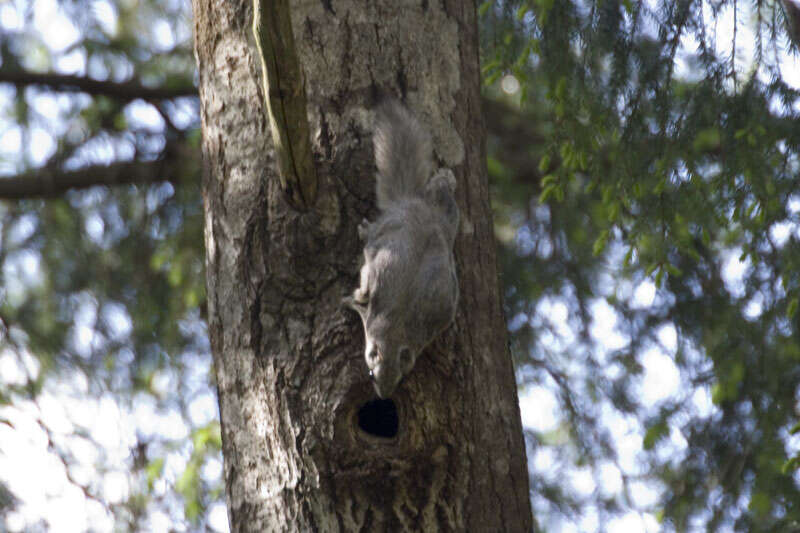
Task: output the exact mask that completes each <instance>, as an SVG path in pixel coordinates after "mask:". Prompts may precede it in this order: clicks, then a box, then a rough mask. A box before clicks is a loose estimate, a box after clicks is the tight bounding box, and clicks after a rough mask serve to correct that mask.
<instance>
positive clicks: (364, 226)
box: [358, 218, 369, 241]
mask: <svg viewBox="0 0 800 533" xmlns="http://www.w3.org/2000/svg"><path fill="white" fill-rule="evenodd" d="M367 235H369V220H367V219H366V218H364V219H362V220H361V224H359V225H358V237H359V238H360V239H361V240H362V241H364V240H366V239H367Z"/></svg>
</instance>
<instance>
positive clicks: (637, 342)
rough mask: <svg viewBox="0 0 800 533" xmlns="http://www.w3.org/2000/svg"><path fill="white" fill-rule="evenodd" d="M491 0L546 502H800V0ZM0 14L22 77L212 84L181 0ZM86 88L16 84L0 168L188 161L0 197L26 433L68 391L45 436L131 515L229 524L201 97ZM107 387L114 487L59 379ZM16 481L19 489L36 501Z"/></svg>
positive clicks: (4, 391)
mask: <svg viewBox="0 0 800 533" xmlns="http://www.w3.org/2000/svg"><path fill="white" fill-rule="evenodd" d="M479 13H480V24H481V50H482V58H481V59H482V68H483V76H484V92H485V105H486V110H485V111H486V113H485V117H486V123H487V130H488V133H489V137H488V140H487V146H488V160H487V164H488V167H489V171H490V176H491V180H492V181H491V185H492V201H493V207H494V210H495V230H496V236H497V242H498V246H499V249H500V252H501V255H500V259H501V262H502V263H501V264H502V276H503V278H502V281H503V286H504V290H505V303H506V313H507V317H508V320H509V329H510V331H511V333H512V352H513V355H514V358H515V363H516V365H517V369H518V372H517V374H518V381H519V385H520V393H521V396H522V397H523V404H524V405H526V404H525V402H526V400H525V399H524V398H525V397H526V396H528V395H532V396H530V397H531V398H533V399H534V400H533V402H534V403H533V404H532V405H533V407H531V408H530V409H529V410H526V412H530V411H534V413H533V414H534V415H535V416H534V419H533V423H532V424H530V427H528V429H526V439H527V444H528V454H529V459H530V471H531V476H530V479H531V488H532V492H531V498H532V502H533V504H534V514H535V518H536V520H537V522H538V525H539V529H541V530H543V531H548V530H555V531H558V530H561V529H569V528H570V527H571V528H573V529H578V530H580V531H592V530H605V529H606V528H609V527H612V526H613V525H615V524H616V525H617V526H619V524H624V523H630V522H624V520H629V519H630V517H632V516H633V517H641V518H642V519H643V520H644V524H650V525H652V524H653V523H655V524H656V527H658V528H661V529H663V530H666V531H671V530H675V531H686V530H695V529H705V530H709V531H717V530H738V531H791V530H793V529H797V528H798V527H800V494H799V493H798V492H799V491H800V473H799V472H800V470H799V469H798V466H799V465H800V455H798V453H800V435H798V434H800V426H798V419H800V407H799V405H798V404H799V402H800V364H799V363H800V344H798V342H799V341H800V338H799V333H798V327H800V324H798V320H800V316H799V315H798V313H797V310H798V309H797V308H798V301H800V275H798V272H800V268H799V267H800V247H798V246H797V242H798V238H799V237H800V231H799V229H798V216H799V215H798V213H800V192H799V191H798V190H797V188H798V185H797V179H796V174H797V171H798V165H800V161H798V143H800V128H798V126H796V124H797V123H798V121H797V118H798V117H797V115H798V112H800V100H799V99H798V96H800V93H798V91H797V88H796V87H793V86H791V85H790V84H788V83H787V76H786V74H787V69H790V68H791V66H790V65H794V66H795V68H796V66H797V63H796V62H795V63H790V61H791V60H792V58H794V57H795V56H794V55H793V54H794V53H795V47H796V45H794V44H792V43H790V42H789V41H788V40H787V36H786V32H785V30H784V14H783V11H782V10H781V9H780V4H779V3H776V2H775V1H766V0H759V1H751V2H738V3H736V2H735V0H714V1H706V2H692V1H687V0H679V1H677V2H667V1H661V0H659V1H655V0H653V1H650V2H636V1H632V0H627V1H613V0H603V1H595V2H573V1H568V0H567V1H560V2H556V1H553V0H531V1H521V0H514V1H503V2H484V3H481V4H479ZM0 25H2V31H0V60H1V61H2V64H0V78H2V76H3V74H4V73H5V74H8V73H12V72H25V71H26V72H45V73H54V72H55V73H62V74H75V75H78V76H86V77H89V78H93V79H96V80H106V81H107V82H108V83H109V84H110V86H113V84H115V83H123V82H127V81H135V82H137V83H139V84H141V85H142V86H144V87H148V88H170V89H175V88H178V89H181V88H184V89H185V88H189V89H191V87H192V86H193V80H194V76H195V68H194V64H193V57H192V53H191V48H190V46H191V45H190V28H191V21H190V13H189V6H188V3H187V2H184V1H166V2H164V1H155V0H115V1H111V0H109V1H93V2H90V3H86V2H77V1H66V0H64V1H62V2H60V3H56V2H54V1H46V0H37V1H36V2H32V3H28V2H24V1H19V0H18V1H12V2H4V3H0ZM56 29H58V31H56ZM67 30H69V31H67ZM737 35H738V37H736V36H737ZM732 44H734V46H732ZM795 80H796V76H795ZM796 83H797V81H795V84H796ZM64 89H65V88H64V87H59V86H57V85H52V86H42V85H36V86H34V85H20V84H16V85H14V84H3V83H0V174H2V175H7V176H10V175H19V174H22V173H24V172H26V171H30V170H32V169H33V170H35V169H47V170H74V169H79V168H83V167H89V166H96V165H102V164H105V163H108V162H111V161H117V160H127V161H141V162H142V163H147V162H152V161H161V160H163V161H164V162H165V163H164V164H165V165H171V170H170V172H169V176H171V177H170V179H169V181H163V182H159V183H154V184H148V185H145V184H141V185H123V186H117V187H111V188H109V187H104V186H98V187H94V188H91V189H88V190H76V191H71V192H68V193H66V194H64V195H63V197H62V198H60V199H56V200H47V201H44V200H39V199H35V198H31V199H27V200H24V201H20V202H16V203H10V202H7V203H4V204H0V264H2V268H0V343H1V344H0V368H10V367H9V365H12V366H13V367H14V368H16V369H17V370H18V373H21V374H22V375H23V376H24V377H23V378H18V377H13V376H11V374H10V373H9V374H7V375H6V374H4V375H3V376H0V441H2V435H3V433H2V432H3V431H22V429H18V428H17V425H19V416H18V412H17V411H24V410H25V409H27V407H26V406H27V405H29V402H33V403H34V404H36V403H39V404H43V405H42V406H40V411H41V416H39V417H38V418H37V423H38V424H39V426H40V431H41V432H42V434H43V435H45V441H46V443H47V446H46V448H47V451H48V452H49V453H51V454H53V455H54V456H56V457H57V458H58V459H59V460H60V462H61V463H63V470H64V472H65V475H66V477H67V479H68V481H69V482H70V483H71V484H73V485H76V486H78V487H79V488H80V489H81V490H82V491H83V493H84V494H85V496H86V498H87V500H88V499H91V500H96V501H98V502H100V503H101V504H102V506H103V508H104V509H105V512H106V513H108V515H109V516H110V517H111V520H112V522H113V523H115V524H116V525H117V527H121V528H124V529H131V530H133V529H144V530H148V529H153V528H154V527H155V526H154V524H155V522H154V520H156V517H158V516H166V517H168V519H169V522H170V523H171V524H173V526H174V527H176V528H179V529H181V528H183V529H192V530H195V529H202V528H206V527H210V526H209V524H210V521H209V512H210V510H211V508H212V506H213V505H214V504H219V502H221V501H222V500H223V498H222V490H223V487H222V484H221V480H220V468H219V465H220V457H219V455H220V452H219V450H220V440H219V425H218V422H217V421H216V420H215V419H213V417H212V419H208V417H204V416H203V415H202V414H198V412H197V411H198V409H197V407H196V406H197V405H198V404H197V400H198V398H208V397H209V395H210V386H211V385H212V384H211V383H210V382H209V381H210V379H211V378H210V377H209V375H210V372H209V365H210V356H209V349H208V344H207V340H206V336H205V330H204V325H203V318H204V316H203V314H204V311H203V305H204V304H203V301H204V298H205V296H204V289H203V286H204V283H203V251H202V234H201V227H202V226H201V225H202V210H201V205H200V192H199V181H200V180H199V172H200V169H199V165H198V160H199V148H198V139H199V131H198V129H199V119H198V116H197V115H198V112H197V102H196V99H195V98H194V97H192V96H186V97H182V98H164V99H153V98H148V99H130V98H120V97H119V96H118V95H115V94H114V92H113V90H111V89H110V90H109V91H107V92H103V91H98V92H96V93H92V94H81V93H74V92H65V91H64ZM189 92H191V90H189V91H187V94H188V93H189ZM176 169H177V170H176ZM166 174H167V171H166V169H165V175H166ZM3 365H5V366H3ZM672 374H674V375H677V382H676V383H675V384H674V386H672V387H669V386H661V385H660V383H663V382H665V381H669V378H670V376H671V375H672ZM109 393H111V394H113V398H114V401H115V402H116V404H118V405H119V406H120V407H119V409H120V410H121V411H122V412H124V413H128V414H129V415H128V417H129V418H127V419H126V420H129V421H130V425H131V427H128V428H126V429H127V430H128V433H129V435H128V437H127V438H126V439H123V440H124V446H125V449H126V450H127V458H126V459H125V460H124V463H125V464H124V467H123V469H124V475H125V476H126V479H127V485H126V486H127V487H128V491H127V492H126V493H125V495H124V497H118V498H113V497H111V496H110V492H109V490H108V486H107V485H106V484H105V483H104V481H105V480H106V479H107V477H108V475H109V470H113V469H114V468H116V469H117V470H119V468H120V467H119V465H112V464H111V463H112V461H111V459H110V458H108V457H106V456H105V455H107V454H105V455H104V454H100V455H99V458H98V459H96V460H95V461H94V463H93V464H91V465H88V466H89V468H90V471H91V472H92V475H90V476H88V478H86V477H84V479H81V478H80V476H79V475H77V473H78V470H79V469H76V468H74V467H75V466H76V465H78V463H81V464H83V463H82V462H81V461H80V460H79V458H78V455H79V454H78V453H77V448H75V446H74V445H73V444H74V442H75V439H78V440H80V441H81V442H83V441H93V442H94V445H95V446H96V447H97V448H98V449H103V447H104V446H106V444H105V443H104V441H103V440H102V439H98V435H96V434H95V433H94V431H93V429H92V424H91V423H90V422H91V421H88V422H87V421H85V420H72V418H76V419H79V418H80V417H79V416H77V415H78V413H77V412H72V413H70V412H68V413H67V414H68V415H74V417H73V416H70V417H69V418H70V419H71V422H72V425H71V426H70V427H71V430H70V432H66V433H65V432H64V431H63V430H61V429H57V428H55V429H54V428H51V427H50V426H52V425H53V423H52V418H48V417H47V416H44V415H45V414H46V409H45V407H46V404H47V401H48V399H49V400H52V398H58V399H61V398H65V397H68V396H69V397H75V398H78V399H80V400H84V401H85V400H86V398H87V397H88V398H94V397H97V398H100V399H99V400H98V402H103V401H104V399H106V398H109ZM548 401H549V402H550V403H552V409H549V408H548V405H550V403H548ZM64 402H66V400H64ZM2 406H5V407H2ZM15 409H16V411H15ZM548 410H549V411H552V412H551V413H550V414H549V415H547V416H546V412H547V411H548ZM140 412H144V413H146V415H145V416H144V417H142V416H139V415H137V413H140ZM148 413H149V415H147V414H148ZM540 413H541V416H538V415H539V414H540ZM173 414H174V415H175V416H177V418H170V416H171V415H173ZM537 416H538V418H537ZM548 417H549V418H548ZM550 419H552V420H550ZM154 420H162V421H163V420H166V421H167V422H166V423H165V424H162V425H157V424H155V422H154ZM165 427H166V428H167V429H164V428H165ZM95 441H96V442H95ZM0 453H2V443H1V442H0ZM0 459H2V458H0ZM215 465H216V466H215ZM84 466H86V465H84ZM4 480H5V478H3V477H2V473H0V508H6V509H11V508H14V507H15V506H19V505H24V502H20V501H18V500H19V498H17V497H16V496H15V495H14V493H13V487H11V488H12V491H9V490H7V489H6V488H5V487H4V486H3V485H2V482H3V481H4ZM620 521H623V522H620ZM635 524H638V525H636V526H633V527H632V529H631V527H629V529H630V530H643V529H644V527H643V526H641V522H635ZM28 526H29V527H31V528H33V527H40V526H39V525H37V524H28ZM45 527H46V526H45Z"/></svg>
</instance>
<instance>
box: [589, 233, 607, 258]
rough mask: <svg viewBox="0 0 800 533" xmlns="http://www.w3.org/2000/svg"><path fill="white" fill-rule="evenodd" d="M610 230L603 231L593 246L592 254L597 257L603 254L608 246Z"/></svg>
mask: <svg viewBox="0 0 800 533" xmlns="http://www.w3.org/2000/svg"><path fill="white" fill-rule="evenodd" d="M608 236H609V233H608V230H603V231H602V232H601V233H600V235H599V236H598V237H597V239H596V240H595V241H594V244H593V245H592V253H593V254H594V255H595V257H596V256H598V255H600V254H602V253H603V251H604V250H605V249H606V245H607V244H608Z"/></svg>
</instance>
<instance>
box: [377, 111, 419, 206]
mask: <svg viewBox="0 0 800 533" xmlns="http://www.w3.org/2000/svg"><path fill="white" fill-rule="evenodd" d="M373 142H374V145H375V163H376V164H377V166H378V177H377V181H378V183H377V186H376V194H377V197H378V207H379V208H380V209H382V210H383V209H386V208H388V207H389V206H390V205H392V203H395V202H397V201H398V200H399V199H400V198H404V197H409V196H422V195H423V194H424V191H425V184H426V183H427V181H428V178H429V177H430V175H431V167H432V160H431V159H432V155H433V153H432V148H431V137H430V135H429V134H428V132H427V131H425V130H424V129H422V126H420V124H419V122H417V120H416V119H415V118H414V117H413V116H412V115H411V113H410V112H409V111H408V110H407V109H406V108H405V107H403V106H402V105H401V104H399V103H398V102H388V103H385V104H383V105H381V106H380V107H379V108H378V110H377V118H376V123H375V135H374V137H373Z"/></svg>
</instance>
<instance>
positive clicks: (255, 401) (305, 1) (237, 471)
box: [194, 0, 532, 532]
mask: <svg viewBox="0 0 800 533" xmlns="http://www.w3.org/2000/svg"><path fill="white" fill-rule="evenodd" d="M194 14H195V20H196V22H195V50H196V54H197V59H198V64H199V71H200V78H199V79H200V81H199V83H200V98H201V103H202V105H201V108H202V119H203V151H204V157H205V164H206V172H205V174H206V176H205V179H204V182H205V183H204V203H205V213H206V230H205V239H206V254H207V272H208V316H209V318H208V322H209V324H208V326H209V334H210V337H211V343H212V351H213V354H214V362H215V367H216V377H217V386H218V391H219V404H220V412H221V419H222V436H223V453H224V457H225V481H226V487H227V501H228V509H229V517H230V520H231V527H232V530H233V531H322V532H333V531H474V532H484V531H530V530H531V529H532V519H531V513H530V503H529V495H528V474H527V468H526V461H525V450H524V442H523V436H522V428H521V423H520V416H519V408H518V401H517V394H516V385H515V381H514V374H513V368H512V363H511V358H510V355H509V351H508V348H507V344H506V343H507V341H506V328H505V324H504V319H503V316H502V310H501V305H500V298H499V294H498V281H497V271H496V263H495V251H494V244H493V242H494V238H493V233H492V223H491V213H490V209H489V201H488V185H487V176H486V171H485V160H484V147H483V130H482V124H481V118H480V101H479V71H478V50H477V24H476V13H475V6H474V2H465V1H462V0H443V1H429V0H418V1H414V2H409V1H399V0H377V1H371V2H364V1H356V0H322V1H319V2H317V1H309V0H302V1H300V0H299V1H297V2H293V3H292V13H291V16H292V24H293V28H294V33H295V39H296V41H297V49H298V54H299V57H300V61H301V63H302V68H303V71H304V75H305V79H306V90H307V93H308V112H309V121H310V123H311V129H312V143H313V145H314V151H315V157H316V161H317V163H316V165H317V172H318V175H319V193H318V198H317V201H316V204H315V205H314V207H313V208H312V209H310V210H309V211H307V212H298V211H296V210H293V209H292V208H290V207H289V206H288V204H287V202H286V198H285V197H284V195H283V194H282V193H281V190H280V186H279V180H278V177H277V174H276V172H277V170H276V164H275V161H274V158H273V151H272V142H271V137H270V132H269V126H268V124H267V121H266V113H265V110H264V108H263V104H262V102H264V98H263V95H262V94H260V91H261V83H260V79H259V76H260V70H261V69H260V65H259V63H258V56H257V52H256V51H255V47H254V44H253V40H252V37H251V33H250V28H251V16H252V13H251V5H250V1H249V0H239V1H230V2H212V1H211V0H194ZM385 95H395V96H399V97H401V98H403V99H404V101H405V102H406V103H407V105H408V106H409V107H410V108H411V109H412V110H413V111H414V113H415V114H416V115H417V116H418V117H419V118H420V120H421V121H422V122H423V123H424V124H426V125H428V126H429V127H430V129H431V132H432V135H433V139H434V143H435V150H436V158H437V161H438V163H439V164H440V165H441V166H446V167H449V168H452V169H453V171H454V172H455V175H456V178H457V181H458V189H457V197H458V202H459V205H460V208H461V210H462V217H463V224H462V229H461V233H460V235H459V237H458V239H457V243H456V255H457V259H458V267H459V277H460V286H461V301H460V305H459V311H458V315H457V318H456V322H455V323H454V325H453V326H452V327H451V328H450V329H449V330H448V331H447V332H446V333H445V334H444V335H443V336H442V338H441V339H439V340H438V341H436V342H435V343H434V345H433V347H431V348H430V349H428V350H427V353H426V354H424V355H423V356H422V357H421V358H420V360H419V361H418V362H417V366H416V368H415V369H414V371H413V372H412V373H411V375H410V376H409V377H408V378H407V379H406V380H405V381H404V382H403V383H402V384H401V386H400V388H399V389H398V392H397V393H396V395H395V397H394V398H393V400H394V406H392V405H387V404H369V403H368V402H370V401H372V400H374V399H375V395H374V392H373V389H372V386H371V384H370V383H369V379H368V376H367V370H366V365H365V363H364V360H363V356H362V350H363V342H364V341H363V332H362V330H361V325H360V322H359V319H358V317H357V316H356V315H355V314H354V313H352V312H350V311H348V310H345V309H343V308H342V306H341V303H340V302H341V298H342V297H343V296H345V295H346V294H348V293H350V292H351V291H352V290H353V288H354V287H355V286H356V283H357V272H358V267H359V262H360V259H361V243H360V242H359V240H358V237H357V233H356V227H357V225H358V223H359V222H360V221H361V219H362V217H365V216H366V217H368V218H371V219H372V218H374V216H375V208H374V191H373V189H374V177H373V174H374V171H375V170H374V163H373V154H372V144H371V133H370V129H371V116H372V115H371V112H370V111H369V110H370V109H371V108H372V107H373V106H374V105H375V103H376V101H377V100H378V99H379V98H380V97H382V96H385ZM365 405H367V408H365V409H363V410H362V407H364V406H365ZM393 407H394V408H396V415H397V417H398V418H397V420H398V425H397V428H396V435H394V436H387V435H391V434H392V433H393V428H391V427H390V428H389V429H388V430H387V431H384V430H385V429H386V428H383V429H384V430H380V429H379V430H376V429H375V428H374V427H373V425H372V423H373V422H374V420H372V419H371V418H370V415H371V414H375V413H382V414H383V415H385V416H387V417H388V419H389V420H391V415H392V408H393ZM389 425H390V426H391V424H389ZM381 434H382V435H384V436H380V435H381Z"/></svg>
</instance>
